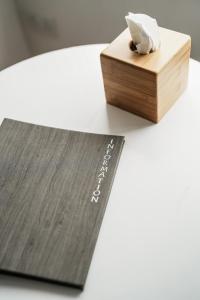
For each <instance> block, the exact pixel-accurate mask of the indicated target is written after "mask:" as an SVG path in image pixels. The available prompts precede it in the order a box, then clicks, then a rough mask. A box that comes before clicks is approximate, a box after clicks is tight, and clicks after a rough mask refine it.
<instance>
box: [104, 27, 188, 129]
mask: <svg viewBox="0 0 200 300" xmlns="http://www.w3.org/2000/svg"><path fill="white" fill-rule="evenodd" d="M160 39H161V47H160V49H159V50H157V51H156V52H153V53H150V54H147V55H139V54H137V53H135V52H133V51H132V50H131V49H130V44H131V36H130V33H129V30H128V28H127V29H126V30H125V31H123V32H122V33H121V34H120V35H119V36H118V37H117V38H116V39H115V40H114V41H113V42H112V43H111V44H110V45H109V46H108V47H107V48H106V49H105V50H103V51H102V53H101V56H100V57H101V67H102V73H103V81H104V87H105V94H106V99H107V102H108V103H109V104H112V105H115V106H118V107H120V108H122V109H124V110H127V111H129V112H132V113H134V114H137V115H139V116H142V117H144V118H145V119H148V120H150V121H153V122H155V123H157V122H159V121H160V119H161V118H162V117H163V116H164V114H165V113H166V112H167V111H168V110H169V108H170V107H171V106H172V105H173V103H174V102H175V101H176V100H177V98H178V97H179V96H180V95H181V93H182V92H183V91H184V89H185V87H186V84H187V77H188V65H189V57H190V49H191V39H190V36H188V35H186V34H182V33H179V32H175V31H172V30H168V29H165V28H161V27H160Z"/></svg>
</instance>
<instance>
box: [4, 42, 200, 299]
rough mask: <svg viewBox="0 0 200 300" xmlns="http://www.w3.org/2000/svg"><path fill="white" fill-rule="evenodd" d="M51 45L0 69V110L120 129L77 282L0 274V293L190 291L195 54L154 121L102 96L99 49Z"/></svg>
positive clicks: (199, 293) (198, 257)
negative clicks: (103, 202) (93, 241)
mask: <svg viewBox="0 0 200 300" xmlns="http://www.w3.org/2000/svg"><path fill="white" fill-rule="evenodd" d="M105 46H106V45H90V46H80V47H74V48H68V49H63V50H59V51H53V52H50V53H47V54H43V55H40V56H37V57H34V58H31V59H28V60H25V61H23V62H21V63H18V64H16V65H14V66H12V67H10V68H8V69H6V70H4V71H2V72H1V73H0V107H1V109H0V122H1V121H2V120H3V118H5V117H8V118H13V119H16V120H21V121H26V122H32V123H36V124H42V125H47V126H55V127H59V128H65V129H73V130H81V131H88V132H96V133H108V134H119V135H125V138H126V142H125V146H124V149H123V153H122V157H121V160H120V163H119V167H118V171H117V174H116V177H115V181H114V185H113V188H112V192H111V196H110V199H109V203H108V206H107V209H106V213H105V217H104V220H103V224H102V227H101V230H100V235H99V238H98V241H97V245H96V249H95V252H94V256H93V259H92V263H91V267H90V270H89V274H88V278H87V282H86V286H85V290H84V291H83V292H79V291H77V290H74V289H72V288H68V287H60V286H57V285H53V284H48V283H42V282H37V281H34V280H28V279H22V278H15V277H10V276H5V275H0V298H1V299H4V300H11V299H15V300H18V299H20V300H25V299H26V300H27V299H29V300H32V299H34V300H36V299H38V300H39V299H40V300H43V299H45V300H46V299H54V300H57V299H75V298H76V299H81V300H83V299H87V300H90V299H91V300H94V299H95V300H98V299H99V300H100V299H101V300H104V299H106V300H107V299H109V300H110V299H115V300H117V299H120V300H121V299H126V300H129V299H130V300H132V299H137V300H165V299H166V300H169V299H170V300H172V299H174V300H177V299H181V300H184V299H187V300H188V299H192V300H196V299H198V300H199V298H200V285H199V275H200V218H199V216H200V184H199V178H200V100H199V77H200V64H199V63H198V62H196V61H194V60H191V61H190V74H189V84H188V88H187V90H186V91H185V93H184V94H183V95H182V96H181V98H180V99H179V100H178V101H177V103H176V104H175V105H174V106H173V108H172V109H171V110H170V111H169V112H168V113H167V115H166V116H165V117H164V118H163V119H162V121H161V122H160V123H159V124H156V125H155V124H152V123H150V122H148V121H146V120H144V119H142V118H140V117H137V116H135V115H133V114H130V113H128V112H125V111H123V110H120V109H118V108H115V107H112V106H110V105H107V104H106V102H105V96H104V90H103V82H102V75H101V68H100V62H99V53H100V51H101V50H102V49H104V48H105Z"/></svg>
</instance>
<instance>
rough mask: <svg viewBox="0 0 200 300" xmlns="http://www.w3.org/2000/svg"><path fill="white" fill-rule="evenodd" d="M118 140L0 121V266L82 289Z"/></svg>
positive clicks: (120, 139) (120, 143) (117, 153)
mask: <svg viewBox="0 0 200 300" xmlns="http://www.w3.org/2000/svg"><path fill="white" fill-rule="evenodd" d="M110 143H111V146H110V147H108V145H109V144H110ZM123 143H124V138H123V137H121V136H110V135H99V134H92V133H82V132H75V131H69V130H62V129H56V128H49V127H44V126H39V125H33V124H28V123H24V122H19V121H14V120H10V119H5V120H4V121H3V123H2V125H1V127H0V270H1V271H4V272H8V273H11V274H17V275H22V276H28V277H35V278H38V279H43V280H49V281H52V282H57V283H61V284H69V285H73V286H76V287H78V288H83V286H84V283H85V280H86V277H87V273H88V269H89V265H90V262H91V258H92V254H93V251H94V247H95V244H96V241H97V236H98V233H99V229H100V226H101V223H102V219H103V215H104V211H105V208H106V204H107V201H108V197H109V193H110V189H111V185H112V181H113V177H114V174H115V171H116V167H117V164H118V160H119V157H120V153H121V150H122V146H123ZM112 145H114V146H112ZM108 148H110V151H108V153H107V157H106V159H107V162H105V155H106V151H107V149H108ZM108 155H109V156H108ZM102 166H104V168H103V169H102ZM106 166H107V169H106V168H105V167H106ZM101 169H102V170H104V174H102V171H101ZM99 178H102V180H101V182H100V184H99ZM99 192H100V193H99ZM92 197H93V198H92Z"/></svg>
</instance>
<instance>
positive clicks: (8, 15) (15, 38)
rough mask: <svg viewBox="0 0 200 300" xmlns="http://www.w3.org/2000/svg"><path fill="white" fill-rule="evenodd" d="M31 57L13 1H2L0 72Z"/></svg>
mask: <svg viewBox="0 0 200 300" xmlns="http://www.w3.org/2000/svg"><path fill="white" fill-rule="evenodd" d="M28 56H30V53H29V50H28V47H27V44H26V41H25V39H24V34H23V31H22V30H21V24H20V21H19V18H18V15H17V13H16V8H15V3H14V2H13V0H0V70H1V69H3V68H6V67H7V66H10V65H12V64H14V63H16V62H18V61H20V60H22V59H24V58H26V57H28Z"/></svg>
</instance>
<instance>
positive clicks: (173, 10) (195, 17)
mask: <svg viewBox="0 0 200 300" xmlns="http://www.w3.org/2000/svg"><path fill="white" fill-rule="evenodd" d="M17 3H18V7H19V10H20V12H21V16H22V19H23V20H24V24H25V26H24V28H25V32H26V36H27V38H28V40H29V45H30V47H31V49H32V51H33V53H34V54H37V53H40V52H41V51H42V52H44V51H49V50H51V49H57V48H61V47H67V46H73V45H79V44H88V43H104V42H110V41H111V40H112V39H113V38H114V37H115V36H117V35H118V34H119V33H120V32H121V31H122V30H123V29H124V28H125V27H126V23H125V20H124V16H125V15H126V14H127V12H128V11H132V12H143V13H146V14H149V15H151V16H154V17H155V18H156V19H157V20H158V23H159V25H160V26H163V27H166V28H169V29H174V30H177V31H180V32H184V33H187V34H190V35H191V36H192V43H193V45H192V57H194V58H196V59H198V60H200V40H199V28H200V17H199V13H200V1H199V0H191V1H190V0H168V1H166V0H149V1H148V0H123V1H122V0H76V1H75V0H34V1H33V0H17Z"/></svg>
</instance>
